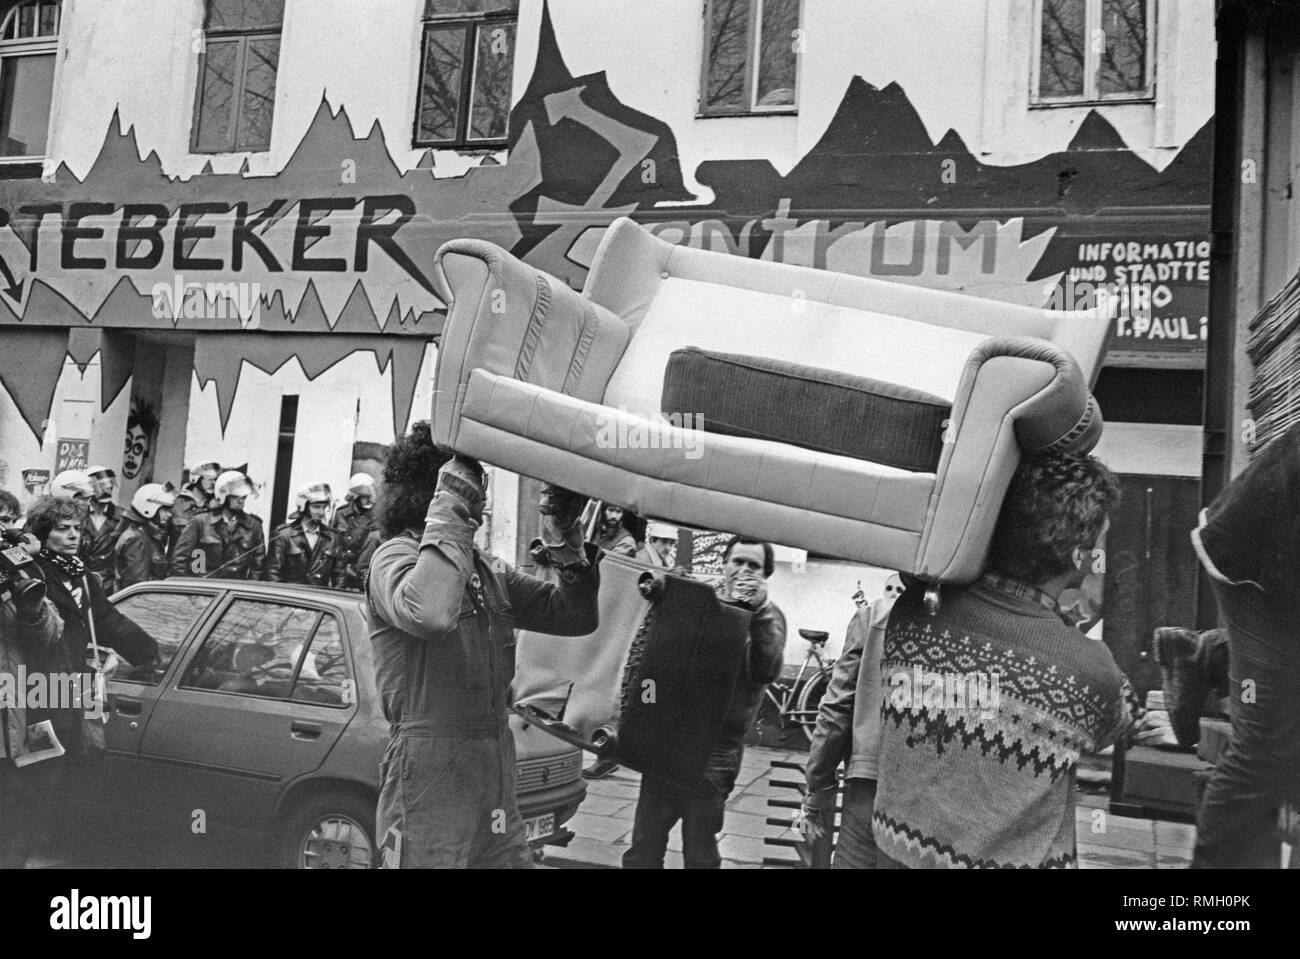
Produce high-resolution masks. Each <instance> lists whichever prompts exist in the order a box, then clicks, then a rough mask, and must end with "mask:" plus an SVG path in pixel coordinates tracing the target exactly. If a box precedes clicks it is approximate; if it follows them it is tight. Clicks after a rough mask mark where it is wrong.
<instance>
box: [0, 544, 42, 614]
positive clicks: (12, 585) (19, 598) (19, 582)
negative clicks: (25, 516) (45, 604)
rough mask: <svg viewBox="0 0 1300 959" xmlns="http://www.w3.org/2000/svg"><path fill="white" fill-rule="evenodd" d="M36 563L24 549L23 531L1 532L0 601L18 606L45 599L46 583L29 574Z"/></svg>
mask: <svg viewBox="0 0 1300 959" xmlns="http://www.w3.org/2000/svg"><path fill="white" fill-rule="evenodd" d="M35 562H36V561H35V560H34V559H32V556H31V554H30V553H28V552H27V550H26V549H25V548H24V547H23V533H22V531H21V530H14V529H7V530H4V531H3V532H0V600H13V603H14V605H15V606H17V605H21V604H23V603H28V604H36V603H39V602H40V601H41V600H42V599H44V598H45V581H44V580H42V579H38V578H36V577H34V576H32V575H31V573H30V572H29V569H30V568H31V567H32V566H33V564H34V563H35Z"/></svg>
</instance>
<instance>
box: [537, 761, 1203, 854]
mask: <svg viewBox="0 0 1300 959" xmlns="http://www.w3.org/2000/svg"><path fill="white" fill-rule="evenodd" d="M807 757H808V754H807V753H806V752H792V751H790V750H783V749H769V748H766V747H762V746H747V747H746V748H745V756H744V759H743V760H742V761H741V764H740V774H739V775H738V776H737V777H736V788H735V789H734V790H733V791H732V794H731V798H730V799H728V801H727V816H726V820H725V823H724V825H723V831H722V838H721V839H720V840H719V841H718V851H719V852H721V853H722V868H723V869H761V868H763V866H762V863H763V858H764V857H765V856H768V857H772V858H777V859H793V858H794V853H793V851H792V850H790V849H783V848H781V847H778V846H768V845H766V844H764V842H763V840H764V838H766V837H769V836H771V837H777V836H784V837H793V835H794V834H793V833H792V831H791V830H790V829H789V828H786V829H784V830H783V829H781V828H780V827H778V826H768V825H767V824H766V820H767V817H768V816H780V817H781V818H784V819H788V818H790V816H791V815H792V814H793V810H790V809H777V808H774V807H769V806H768V805H767V800H768V799H769V798H782V799H793V798H796V797H797V795H798V793H796V792H795V791H794V790H791V789H782V788H778V787H775V786H773V785H772V784H771V778H772V772H773V770H772V762H773V760H785V761H789V762H794V763H798V764H800V765H802V764H803V762H804V761H805V760H806V759H807ZM776 774H777V778H778V779H786V780H790V779H798V778H799V774H798V773H796V772H793V771H791V770H776ZM640 780H641V777H640V775H639V774H638V773H635V772H632V771H631V770H629V769H626V768H621V769H619V770H618V771H617V772H616V773H614V774H613V775H612V776H609V777H607V778H605V779H597V780H594V781H592V782H589V783H587V799H586V801H585V802H583V804H582V806H581V808H579V810H578V812H577V814H576V815H575V816H574V817H573V818H572V819H571V820H569V824H568V826H569V828H570V829H572V830H573V831H574V832H575V833H576V834H577V835H576V836H575V837H574V838H573V839H572V840H571V841H570V843H569V845H568V846H567V847H561V846H547V847H546V860H545V861H546V863H547V864H548V865H551V866H559V867H562V868H579V869H584V868H585V869H602V868H604V869H617V868H618V867H619V865H620V862H621V860H622V856H623V853H624V852H625V851H626V850H627V848H628V844H629V843H630V841H631V838H632V818H633V816H634V815H635V813H636V797H637V792H638V790H639V788H640ZM1106 806H1107V798H1106V797H1105V796H1094V795H1086V794H1081V795H1080V796H1079V798H1078V807H1077V809H1076V810H1075V823H1076V826H1075V829H1076V834H1077V837H1078V845H1079V868H1080V869H1185V868H1186V867H1187V865H1188V864H1189V863H1190V862H1191V858H1192V846H1193V845H1194V844H1195V842H1196V827H1194V826H1190V825H1185V824H1183V823H1173V822H1161V821H1153V820H1149V819H1132V818H1129V817H1127V816H1115V815H1112V814H1111V813H1110V812H1109V811H1107V809H1106ZM681 850H682V837H681V828H680V827H675V828H674V829H673V831H672V834H671V835H670V836H669V838H668V856H667V858H666V860H665V863H664V864H665V866H666V867H667V868H669V869H680V868H682V851H681Z"/></svg>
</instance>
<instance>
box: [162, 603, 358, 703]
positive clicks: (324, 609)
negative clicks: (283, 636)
mask: <svg viewBox="0 0 1300 959" xmlns="http://www.w3.org/2000/svg"><path fill="white" fill-rule="evenodd" d="M237 603H255V604H262V605H269V606H281V607H289V608H292V609H294V610H297V611H298V612H307V613H311V614H313V615H314V616H315V617H316V618H315V621H314V622H313V623H312V626H311V629H310V630H308V632H307V636H306V639H305V640H304V642H303V647H302V650H301V652H300V653H299V655H298V659H297V661H296V662H295V663H294V667H293V671H292V673H291V674H290V679H289V689H288V692H287V693H286V695H284V696H263V695H258V694H257V693H254V692H245V691H239V690H232V689H207V688H205V687H203V686H196V685H193V684H192V683H187V682H186V679H187V677H188V676H189V673H190V671H191V669H192V668H193V667H194V665H195V663H196V662H197V661H198V658H199V656H200V655H202V653H203V650H204V649H205V648H206V647H207V645H208V642H209V641H210V640H211V639H212V636H213V634H214V632H215V631H216V630H217V628H218V627H220V625H221V623H222V621H223V620H224V619H225V617H226V615H227V614H228V613H229V612H230V611H231V610H232V609H233V608H234V607H235V605H236V604H237ZM214 607H215V608H214ZM205 612H206V613H207V614H208V616H207V619H205V620H203V621H202V623H201V624H200V625H201V628H200V629H199V630H198V631H197V633H194V632H192V633H191V638H190V645H189V647H188V650H187V651H186V652H185V656H184V662H181V658H182V657H181V656H180V655H179V654H178V655H177V656H175V657H174V658H173V660H172V668H173V669H174V670H176V674H175V679H174V680H173V681H172V688H173V689H175V690H176V691H178V692H188V693H204V694H207V695H215V696H234V697H237V698H240V699H245V700H252V701H255V702H263V703H283V704H285V705H287V706H296V707H304V706H306V707H310V708H321V709H342V710H346V709H353V708H356V706H357V703H358V702H359V699H360V696H359V693H358V692H357V691H356V690H357V687H358V685H359V683H358V681H357V668H356V662H355V661H354V659H353V654H352V647H351V643H350V637H349V633H348V626H347V616H346V614H345V613H344V611H343V610H341V609H339V608H337V607H334V606H331V605H329V604H323V603H314V602H310V601H305V600H298V599H292V600H290V599H286V598H281V597H275V596H269V595H266V594H262V593H244V592H236V591H232V592H230V593H227V594H226V596H225V598H224V600H223V601H222V602H220V603H213V604H209V606H208V609H207V610H205ZM327 619H333V620H334V621H335V623H337V624H338V631H339V643H340V645H341V648H342V650H343V667H344V670H345V671H346V673H347V680H345V682H351V683H352V689H353V693H352V697H351V698H352V701H351V702H348V701H347V698H346V697H345V698H344V701H343V702H341V703H324V702H319V701H317V700H311V699H296V698H294V692H295V690H296V688H297V685H298V676H299V674H300V673H301V671H302V665H303V662H304V661H305V659H306V656H307V654H308V653H309V652H311V650H312V647H313V646H314V645H315V643H316V636H317V634H318V633H319V632H320V628H321V626H322V625H323V624H324V623H325V621H326V620H327Z"/></svg>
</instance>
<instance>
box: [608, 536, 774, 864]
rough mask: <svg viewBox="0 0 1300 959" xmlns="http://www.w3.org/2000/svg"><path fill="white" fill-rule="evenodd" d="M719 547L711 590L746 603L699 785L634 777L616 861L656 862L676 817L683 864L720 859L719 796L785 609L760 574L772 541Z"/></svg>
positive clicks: (767, 570) (769, 560)
mask: <svg viewBox="0 0 1300 959" xmlns="http://www.w3.org/2000/svg"><path fill="white" fill-rule="evenodd" d="M723 555H724V556H725V562H724V566H723V570H724V572H723V579H722V582H720V583H719V584H718V587H717V589H718V597H719V598H720V599H721V600H722V601H723V602H729V603H736V604H737V605H740V606H743V607H745V608H747V609H750V610H752V611H753V615H752V617H751V618H750V621H749V648H748V650H746V656H745V664H744V666H743V667H742V669H741V674H740V676H739V677H738V678H737V680H736V688H735V690H734V691H733V693H732V696H731V707H730V709H729V710H728V711H727V716H726V719H725V720H724V721H723V724H722V731H721V733H720V735H719V737H718V741H717V743H716V744H715V745H714V747H713V752H712V755H711V756H710V757H709V766H708V769H707V771H706V772H705V774H704V781H703V782H702V783H701V784H700V787H699V788H698V789H696V790H694V791H691V790H686V789H681V788H679V787H677V786H673V785H670V784H668V783H665V782H662V781H660V780H657V779H652V778H650V777H648V776H643V777H642V778H641V792H640V795H639V796H638V797H637V804H636V819H635V821H634V823H633V827H632V846H631V848H630V849H628V851H627V852H626V853H624V854H623V868H624V869H662V868H663V865H664V852H665V850H666V849H667V848H668V833H669V832H670V831H671V830H672V828H673V826H674V825H675V824H676V822H677V820H679V819H680V820H681V821H682V858H683V860H684V864H685V866H686V868H687V869H717V868H718V867H719V866H721V865H722V857H721V856H720V855H719V854H718V833H720V832H721V831H722V823H723V817H724V816H725V813H726V804H727V797H728V796H729V795H731V790H732V787H734V786H735V784H736V776H737V774H738V773H739V772H740V760H741V757H742V755H743V754H744V749H745V745H744V744H745V731H746V730H747V729H749V726H750V724H751V723H752V722H753V721H754V715H755V714H756V713H757V712H758V707H759V705H760V704H761V703H762V699H763V688H764V687H765V686H766V685H767V684H768V683H770V682H772V681H773V680H774V679H776V677H777V676H779V675H780V674H781V662H782V660H783V659H784V657H785V615H784V614H783V613H782V612H781V610H780V609H778V608H777V607H776V606H775V605H774V604H772V603H771V602H770V601H769V600H768V597H767V583H766V580H767V579H768V577H770V576H771V575H772V571H773V569H774V568H775V562H774V554H773V551H772V545H771V544H770V543H763V542H758V541H755V540H751V539H746V538H744V537H740V536H736V537H733V538H732V540H731V542H730V543H728V544H727V549H726V552H725V553H724V554H723Z"/></svg>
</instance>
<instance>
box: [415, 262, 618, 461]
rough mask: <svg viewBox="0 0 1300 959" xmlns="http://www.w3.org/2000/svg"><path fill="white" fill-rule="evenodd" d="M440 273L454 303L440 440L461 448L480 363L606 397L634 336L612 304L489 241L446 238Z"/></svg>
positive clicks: (442, 350) (439, 411)
mask: <svg viewBox="0 0 1300 959" xmlns="http://www.w3.org/2000/svg"><path fill="white" fill-rule="evenodd" d="M434 278H435V282H436V283H437V284H438V285H439V287H440V289H439V292H440V294H441V295H442V296H443V299H444V300H446V302H447V303H448V304H449V306H448V312H447V322H446V324H445V326H444V327H443V334H442V342H441V343H440V344H439V347H438V361H437V369H436V372H435V388H434V392H433V416H432V423H433V438H434V441H435V442H437V443H440V444H442V445H444V446H448V447H451V448H453V449H454V448H455V442H456V434H457V432H458V427H459V423H460V410H461V404H462V402H463V400H464V395H465V390H466V388H467V386H468V383H469V375H470V373H471V372H472V371H473V370H475V369H483V370H487V371H488V372H491V373H496V374H497V375H499V376H507V377H510V378H511V379H517V380H523V381H524V382H526V383H533V384H535V385H537V386H540V387H543V388H545V389H549V390H554V391H556V392H559V393H564V394H567V395H570V396H576V397H578V398H580V399H584V400H590V401H592V402H599V401H600V400H601V399H602V397H603V396H604V393H605V386H606V384H607V383H608V382H609V378H610V376H611V375H612V374H613V371H614V367H616V366H617V365H618V362H619V360H620V359H621V358H622V356H623V351H624V349H625V348H626V347H627V342H628V337H629V331H628V328H627V325H626V324H625V323H624V322H623V321H622V320H621V319H619V318H618V317H617V316H615V315H614V314H613V313H611V312H610V311H609V310H607V309H605V308H604V307H603V306H600V305H598V304H596V303H592V302H591V301H590V300H587V299H585V298H584V297H582V296H581V295H579V294H578V293H576V292H574V291H573V290H571V289H569V287H568V286H566V285H565V284H564V283H562V282H560V281H559V280H557V279H556V278H555V277H553V276H550V275H549V274H547V273H543V272H541V271H540V270H536V269H534V268H533V267H531V266H528V265H527V264H526V263H524V262H522V261H521V260H519V259H518V258H516V257H514V256H511V255H510V254H509V253H507V252H506V251H505V250H503V249H501V248H500V247H498V246H496V245H494V244H492V243H487V242H485V241H483V240H472V239H465V240H452V241H450V242H448V243H444V244H443V245H442V246H441V247H440V248H439V250H438V252H437V253H436V254H435V256H434Z"/></svg>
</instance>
